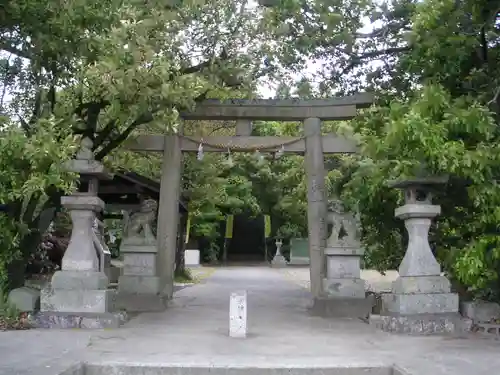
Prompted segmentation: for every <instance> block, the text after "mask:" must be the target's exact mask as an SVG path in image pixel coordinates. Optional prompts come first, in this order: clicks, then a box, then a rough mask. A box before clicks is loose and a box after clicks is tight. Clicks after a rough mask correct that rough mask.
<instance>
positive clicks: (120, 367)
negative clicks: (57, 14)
mask: <svg viewBox="0 0 500 375" xmlns="http://www.w3.org/2000/svg"><path fill="white" fill-rule="evenodd" d="M78 371H81V369H78V368H75V367H74V368H73V369H72V372H68V373H65V374H60V375H80V373H78ZM83 371H84V372H83V373H84V374H85V375H106V374H120V375H138V374H147V375H180V374H185V375H207V373H217V374H219V375H325V374H329V375H406V373H405V372H400V370H399V369H396V368H394V367H393V366H373V367H369V366H337V367H323V368H321V367H296V368H290V367H281V368H280V367H267V368H266V367H262V366H251V367H237V366H232V367H218V366H211V367H210V368H207V367H177V366H169V365H161V364H160V365H144V364H139V363H137V364H132V363H129V364H97V363H96V364H84V365H83Z"/></svg>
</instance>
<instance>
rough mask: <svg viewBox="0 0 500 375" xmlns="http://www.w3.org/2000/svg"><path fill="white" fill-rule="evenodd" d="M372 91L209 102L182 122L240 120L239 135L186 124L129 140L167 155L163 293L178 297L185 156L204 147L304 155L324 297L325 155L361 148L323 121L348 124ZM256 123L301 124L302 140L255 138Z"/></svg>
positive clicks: (316, 278) (313, 266)
mask: <svg viewBox="0 0 500 375" xmlns="http://www.w3.org/2000/svg"><path fill="white" fill-rule="evenodd" d="M372 101H373V99H372V95H371V94H367V93H362V94H357V95H353V96H347V97H342V98H333V99H316V100H295V99H292V100H266V99H262V100H261V99H259V100H229V101H222V102H221V101H217V100H206V101H204V102H202V103H201V104H199V105H198V106H197V107H196V109H195V110H194V111H192V112H182V113H180V118H181V119H182V120H226V121H231V120H233V121H236V136H232V137H231V136H229V137H222V136H212V137H204V138H203V139H195V138H194V137H189V136H184V135H183V134H182V124H180V127H179V128H178V129H177V132H176V133H170V134H167V135H142V136H138V137H137V138H135V139H133V140H130V141H129V142H128V145H127V146H128V148H129V149H130V150H133V151H152V152H163V164H162V177H161V188H160V203H159V212H158V230H157V241H158V245H157V246H158V252H157V262H156V264H157V276H158V277H159V279H160V282H161V285H164V289H163V295H164V296H165V297H167V298H172V296H173V280H174V264H175V248H176V238H177V223H178V206H177V205H178V203H177V202H178V199H179V196H180V183H181V181H180V179H181V166H182V152H196V151H198V150H199V148H200V145H201V146H202V148H203V151H206V152H228V150H231V151H239V152H252V151H254V152H255V151H264V152H278V151H280V152H286V153H296V154H304V156H305V168H306V177H307V189H308V193H307V200H308V211H307V216H308V228H309V229H308V231H309V255H310V275H311V292H312V294H313V296H314V298H320V297H321V295H322V279H323V277H324V276H325V275H324V274H325V255H324V250H325V247H326V238H327V224H326V216H327V202H326V192H325V168H324V160H323V154H336V153H339V154H340V153H354V152H356V151H357V147H356V144H355V143H354V142H353V141H351V140H348V139H346V138H344V137H339V136H336V135H333V134H329V135H322V134H321V122H322V121H331V120H347V119H351V118H353V117H355V116H356V114H357V110H358V109H359V108H366V107H369V106H370V105H371V104H372ZM252 120H261V121H302V122H303V124H304V136H303V137H278V136H264V137H261V136H251V135H250V134H251V131H252V125H251V124H252V123H251V121H252Z"/></svg>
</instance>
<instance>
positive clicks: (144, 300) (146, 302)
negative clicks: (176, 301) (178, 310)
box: [116, 292, 168, 312]
mask: <svg viewBox="0 0 500 375" xmlns="http://www.w3.org/2000/svg"><path fill="white" fill-rule="evenodd" d="M167 306H168V300H167V298H166V297H164V296H161V295H159V294H136V293H123V292H118V295H117V296H116V308H117V309H118V310H125V311H127V312H159V311H163V310H165V309H166V308H167Z"/></svg>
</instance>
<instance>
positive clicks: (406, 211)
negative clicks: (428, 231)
mask: <svg viewBox="0 0 500 375" xmlns="http://www.w3.org/2000/svg"><path fill="white" fill-rule="evenodd" d="M440 213H441V206H438V205H434V204H405V205H404V206H401V207H398V208H396V209H395V210H394V216H395V217H397V218H399V219H402V220H406V219H409V218H412V219H413V218H423V219H430V218H433V217H435V216H437V215H439V214H440Z"/></svg>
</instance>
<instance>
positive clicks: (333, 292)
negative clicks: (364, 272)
mask: <svg viewBox="0 0 500 375" xmlns="http://www.w3.org/2000/svg"><path fill="white" fill-rule="evenodd" d="M323 290H324V292H325V294H326V295H327V296H328V297H329V298H361V299H364V298H365V281H364V280H361V279H348V278H342V279H341V278H336V279H330V278H328V279H323Z"/></svg>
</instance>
